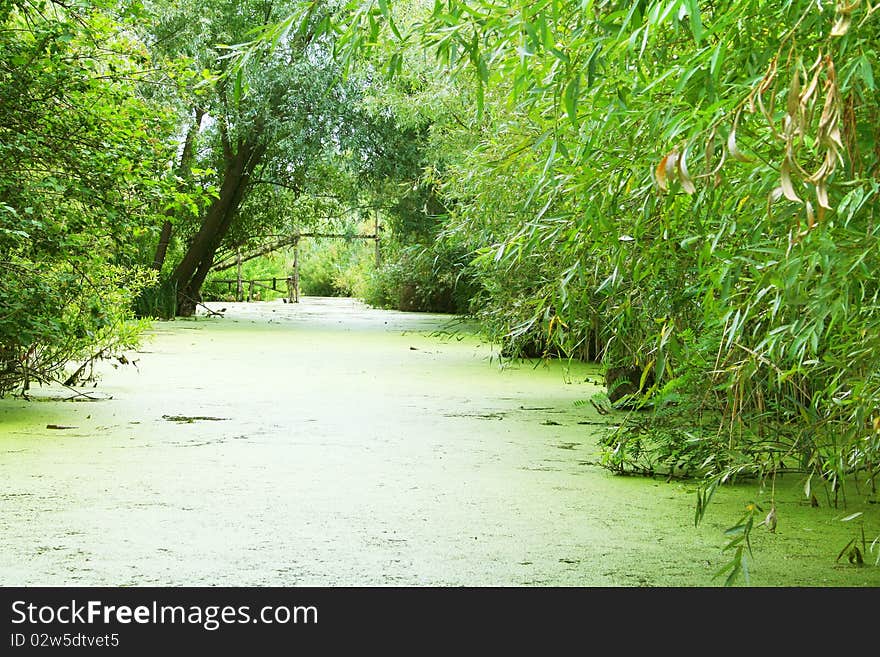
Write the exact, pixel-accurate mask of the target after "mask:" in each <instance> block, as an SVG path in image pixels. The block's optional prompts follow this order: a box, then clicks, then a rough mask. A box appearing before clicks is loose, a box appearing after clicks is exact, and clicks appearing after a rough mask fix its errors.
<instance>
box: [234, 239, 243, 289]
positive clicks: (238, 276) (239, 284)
mask: <svg viewBox="0 0 880 657" xmlns="http://www.w3.org/2000/svg"><path fill="white" fill-rule="evenodd" d="M235 271H236V274H235V280H236V286H235V300H236V301H241V300H242V299H243V298H244V285H243V284H242V280H241V249H236V250H235Z"/></svg>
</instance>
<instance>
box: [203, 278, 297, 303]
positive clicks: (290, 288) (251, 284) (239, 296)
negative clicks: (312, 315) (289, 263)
mask: <svg viewBox="0 0 880 657" xmlns="http://www.w3.org/2000/svg"><path fill="white" fill-rule="evenodd" d="M213 282H214V283H221V284H222V283H225V284H226V285H227V286H228V288H227V289H228V290H229V291H230V292H231V291H232V290H233V289H235V300H236V301H253V300H254V299H255V298H256V291H257V288H265V289H267V290H273V291H276V292H277V291H278V285H279V283H282V284H283V285H285V286H286V288H285V290H286V292H287V296H286V297H283V298H284V301H285V302H286V303H299V275H298V272H297V273H296V274H294V275H293V276H287V277H284V278H278V277H274V278H250V279H243V278H215V279H214V280H213ZM245 286H247V290H248V292H247V297H245V295H244V289H245Z"/></svg>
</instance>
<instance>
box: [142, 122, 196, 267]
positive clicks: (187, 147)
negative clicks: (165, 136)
mask: <svg viewBox="0 0 880 657" xmlns="http://www.w3.org/2000/svg"><path fill="white" fill-rule="evenodd" d="M194 111H195V121H194V122H193V123H192V125H190V127H189V130H187V132H186V139H185V140H184V142H183V151H182V152H181V154H180V163H179V164H178V166H177V175H178V177H179V178H180V179H181V180H186V179H187V178H189V174H190V171H191V170H192V163H193V159H194V157H195V141H196V135H198V134H199V128H200V127H201V125H202V117H204V115H205V110H203V109H199V108H196V109H195V110H194ZM173 212H174V210H168V211H167V212H166V213H165V216H166V217H169V219H166V220H165V223H163V224H162V232H161V233H160V234H159V243H158V244H157V245H156V254H155V255H154V256H153V269H155V270H156V271H161V270H162V265H164V264H165V256H166V254H167V253H168V244H169V243H170V242H171V231H172V230H173V224H172V223H171V219H170V217H171V216H172V214H173Z"/></svg>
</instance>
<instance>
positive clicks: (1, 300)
mask: <svg viewBox="0 0 880 657" xmlns="http://www.w3.org/2000/svg"><path fill="white" fill-rule="evenodd" d="M2 17H3V22H2V29H0V394H2V393H4V392H7V391H9V390H13V389H16V388H26V386H27V383H28V381H30V380H53V379H55V378H57V377H59V376H61V375H62V372H63V370H64V368H65V366H66V365H67V364H68V361H70V360H79V359H89V358H92V357H94V356H95V355H109V354H110V353H112V351H113V348H114V347H115V346H125V345H127V344H129V343H130V342H131V339H132V337H133V335H132V333H131V331H130V330H129V328H128V320H129V319H130V312H129V304H130V301H131V299H132V297H133V296H134V295H136V294H137V292H138V290H139V288H140V287H141V286H142V285H143V284H144V283H145V282H146V280H147V276H146V274H145V273H143V272H141V271H139V270H138V268H137V266H136V255H137V254H136V244H135V243H134V242H133V241H132V239H131V238H132V237H135V238H137V237H138V236H144V235H146V234H148V233H149V231H150V230H151V229H152V228H153V227H154V226H155V225H156V223H157V221H158V219H157V215H158V212H159V209H160V208H161V206H162V203H163V200H164V199H165V197H166V194H167V192H168V188H169V187H170V185H171V184H172V181H171V180H170V179H169V177H168V176H166V173H167V166H166V165H167V161H168V158H169V157H170V156H171V154H172V153H173V148H174V141H173V129H174V124H173V122H172V121H170V120H169V117H168V115H167V112H166V111H165V108H164V107H162V106H160V105H158V104H156V103H150V102H148V101H147V100H146V99H145V98H144V97H143V96H142V95H141V94H140V93H139V91H138V90H139V87H140V86H141V85H142V84H144V83H147V82H149V81H150V77H149V76H150V73H149V70H150V63H149V58H148V56H147V54H146V50H145V47H144V44H143V43H142V42H139V41H138V40H137V39H136V38H134V37H133V36H132V34H133V32H132V31H131V30H130V29H128V28H129V27H130V26H126V25H123V24H122V23H120V22H118V21H117V20H115V19H114V18H112V17H111V16H110V15H109V14H108V13H105V12H104V11H102V10H101V9H100V8H98V7H95V6H93V5H91V4H90V3H76V4H72V5H66V4H65V5H62V4H60V3H57V4H56V3H51V2H50V3H45V4H42V5H40V6H38V5H35V4H31V3H25V2H22V3H17V2H16V3H12V4H11V5H9V6H7V7H5V8H4V11H3V15H2ZM63 378H65V379H66V375H65V376H64V377H63Z"/></svg>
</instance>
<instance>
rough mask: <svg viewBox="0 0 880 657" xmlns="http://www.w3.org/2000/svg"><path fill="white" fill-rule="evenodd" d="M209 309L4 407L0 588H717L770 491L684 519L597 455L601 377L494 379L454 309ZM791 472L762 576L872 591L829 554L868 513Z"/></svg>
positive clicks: (761, 581) (160, 325) (874, 518)
mask: <svg viewBox="0 0 880 657" xmlns="http://www.w3.org/2000/svg"><path fill="white" fill-rule="evenodd" d="M210 305H211V307H212V308H213V309H215V310H219V309H221V308H225V309H226V310H225V313H224V316H223V317H208V316H205V315H204V314H202V315H200V316H198V317H196V318H193V319H190V320H175V321H173V322H156V323H155V324H154V328H153V330H152V332H151V334H150V337H149V338H147V339H146V340H145V342H144V344H143V347H142V348H141V349H140V350H139V351H137V352H132V353H130V354H128V358H129V359H130V360H132V361H134V363H135V364H134V365H120V364H118V363H116V367H114V366H113V364H112V363H110V362H109V361H105V362H103V363H102V364H101V365H100V374H101V376H100V380H99V384H98V386H97V387H96V388H82V389H80V390H82V391H83V392H85V393H87V394H88V395H89V396H91V397H92V398H94V399H95V400H94V401H87V400H86V398H85V397H82V396H80V397H76V398H75V399H76V400H79V401H76V400H70V399H68V400H64V398H65V397H68V398H69V397H71V396H72V393H71V391H69V390H65V389H59V390H53V389H36V390H33V391H32V393H33V395H32V397H33V399H32V400H31V401H24V400H22V399H3V400H0V584H2V585H5V586H20V585H26V586H31V585H50V586H55V585H87V586H88V585H109V586H123V585H136V586H145V585H159V586H161V585H172V586H175V585H184V586H191V585H192V586H195V585H228V586H245V585H257V586H260V585H264V586H270V585H271V586H297V585H303V586H305V585H318V586H357V585H403V586H420V585H431V586H459V585H470V586H484V585H500V586H680V587H697V586H720V585H721V584H722V581H723V580H721V579H719V578H713V575H714V574H715V572H716V571H717V570H718V568H719V567H720V566H721V565H723V564H724V563H725V562H727V561H728V560H729V556H730V555H729V553H725V552H723V548H724V546H725V544H726V542H727V539H726V537H725V536H724V534H723V531H724V529H725V528H727V527H729V526H730V525H732V524H733V523H734V522H735V521H736V520H737V519H738V518H739V516H740V515H741V514H742V512H743V509H744V506H745V504H746V503H747V502H749V501H751V500H756V501H758V503H759V504H761V505H764V504H766V502H767V499H768V497H769V491H762V490H760V489H758V487H757V485H756V484H748V485H741V486H737V487H728V488H725V489H723V490H721V491H719V492H718V493H716V495H715V497H714V499H713V501H712V503H711V504H710V508H709V510H708V512H707V514H706V518H705V519H704V521H703V522H702V523H701V524H700V526H699V527H696V528H695V527H694V523H693V517H694V501H695V486H694V485H693V484H692V483H688V482H681V481H673V482H670V483H667V482H666V481H665V480H663V479H646V478H640V477H619V476H614V475H613V474H611V473H609V472H608V471H607V470H605V469H603V468H601V467H599V466H598V465H596V464H595V463H596V461H597V459H598V448H597V436H598V432H599V431H601V429H602V427H601V423H604V422H608V421H613V420H614V417H613V416H600V415H599V414H598V413H597V412H596V411H595V409H593V407H592V406H591V405H589V404H586V405H580V404H576V403H575V402H577V401H579V400H581V401H583V400H587V399H589V397H590V396H591V395H592V394H594V393H595V392H597V390H598V389H599V388H598V381H599V372H598V369H597V368H596V367H595V366H591V365H587V364H569V363H562V362H553V363H549V364H537V365H536V364H535V363H528V362H526V363H517V364H512V365H509V366H507V367H505V368H503V369H502V368H499V366H498V361H497V359H496V358H495V357H494V355H493V351H492V349H491V348H490V346H489V345H487V344H484V343H481V342H480V341H479V340H478V339H477V338H475V337H473V336H472V335H469V334H456V333H455V332H450V331H449V330H448V322H449V320H450V318H449V317H448V316H442V315H425V314H415V313H401V312H391V311H381V310H374V309H370V308H368V307H366V306H363V305H361V304H359V303H357V302H355V301H353V300H350V299H321V298H305V299H303V302H302V303H300V304H282V303H254V304H246V303H242V304H234V303H229V304H210ZM50 425H52V426H55V427H67V428H60V429H59V428H48V427H49V426H50ZM802 485H803V482H802V481H800V480H798V478H797V477H794V476H786V477H785V478H783V479H782V480H781V481H778V482H777V509H778V517H779V521H778V528H777V531H776V533H775V534H770V533H769V532H767V531H766V530H765V529H764V528H763V527H758V528H756V529H755V531H754V533H753V540H752V546H753V551H754V559H753V561H751V563H750V567H751V583H752V585H756V586H859V587H862V586H877V585H880V567H877V566H874V565H873V560H874V558H875V555H876V552H875V553H874V555H870V554H869V555H866V558H867V561H868V563H867V564H866V565H864V566H862V567H857V566H854V565H851V564H849V563H848V562H847V560H846V559H845V558H843V559H840V560H839V561H837V560H836V558H837V555H838V553H839V552H840V550H841V548H843V546H844V545H846V544H847V542H848V541H849V540H850V539H851V538H853V537H854V536H856V534H857V532H858V530H859V528H860V525H859V523H862V525H863V526H864V529H865V534H866V537H867V540H868V542H870V541H871V540H872V538H873V537H875V536H877V534H878V533H880V513H878V511H880V510H878V509H877V505H867V504H864V503H861V505H860V503H859V501H858V500H857V501H855V502H853V503H851V504H850V506H849V507H848V508H847V509H845V510H844V509H842V508H841V509H833V508H830V507H829V506H828V505H827V504H825V503H824V501H823V503H822V505H821V506H820V507H819V508H812V507H811V506H810V505H809V503H807V502H806V500H804V499H803V493H802ZM765 508H766V507H765ZM856 511H864V515H863V516H861V517H860V518H859V519H858V520H855V521H850V522H842V521H841V519H842V518H844V517H845V516H847V515H849V514H851V513H855V512H856Z"/></svg>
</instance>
